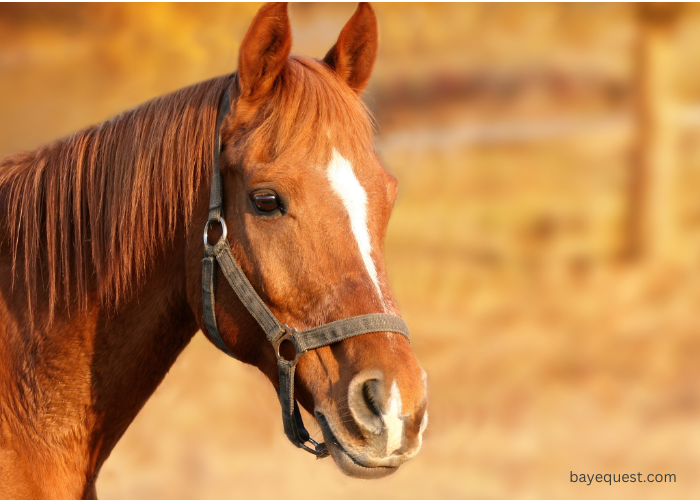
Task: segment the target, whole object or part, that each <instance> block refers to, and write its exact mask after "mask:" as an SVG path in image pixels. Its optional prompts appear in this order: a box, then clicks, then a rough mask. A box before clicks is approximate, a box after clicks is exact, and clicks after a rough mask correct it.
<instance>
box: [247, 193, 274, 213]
mask: <svg viewBox="0 0 700 500" xmlns="http://www.w3.org/2000/svg"><path fill="white" fill-rule="evenodd" d="M252 198H253V203H255V206H256V207H258V210H260V211H261V212H273V211H275V210H277V209H278V208H279V207H280V202H279V199H278V198H277V195H276V194H274V193H255V194H254V195H253V196H252Z"/></svg>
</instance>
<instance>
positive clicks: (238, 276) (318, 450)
mask: <svg viewBox="0 0 700 500" xmlns="http://www.w3.org/2000/svg"><path fill="white" fill-rule="evenodd" d="M230 104H231V103H230V95H229V90H226V93H225V94H224V96H223V97H222V99H221V104H220V106H219V114H218V117H217V121H216V136H215V147H214V162H213V164H212V173H211V192H210V195H209V219H208V220H207V223H206V225H205V226H204V259H203V260H202V303H203V304H202V305H203V307H204V322H205V324H206V327H207V331H208V332H209V338H210V339H211V340H212V342H214V344H215V345H216V346H217V347H218V348H219V349H221V350H222V351H224V352H225V353H226V354H228V355H229V356H231V357H234V356H233V354H232V353H231V351H230V350H229V349H228V347H227V346H226V343H225V342H224V340H223V338H222V337H221V333H220V332H219V328H218V326H217V323H216V313H215V298H214V291H215V289H216V275H217V273H216V269H217V267H219V268H221V272H222V274H223V275H224V277H225V278H226V281H228V283H229V285H230V286H231V288H233V291H234V292H236V295H237V296H238V298H239V299H240V301H241V302H242V303H243V305H244V306H245V307H246V309H247V310H248V311H249V312H250V314H251V315H252V316H253V317H254V318H255V320H256V321H257V322H258V324H260V326H261V327H262V329H263V331H264V332H265V336H266V337H267V339H268V340H269V341H270V343H271V344H272V347H273V348H274V350H275V354H276V356H277V368H278V371H279V391H278V393H277V394H278V396H279V400H280V404H281V405H282V422H283V424H284V433H285V434H286V435H287V437H288V438H289V440H290V441H291V442H292V443H293V444H295V445H296V446H297V447H299V448H303V449H305V450H306V451H308V452H310V453H312V454H314V455H316V456H317V457H318V458H322V457H325V456H328V450H327V448H326V445H325V444H324V443H317V442H316V441H314V440H313V439H311V437H310V436H309V433H308V431H307V430H306V429H305V428H304V423H303V421H302V419H301V413H300V412H299V406H298V405H297V402H296V400H295V399H294V368H295V367H296V364H297V362H298V361H299V359H300V358H301V357H302V356H303V355H304V353H306V352H307V351H309V350H311V349H318V348H319V347H323V346H327V345H330V344H333V343H336V342H339V341H341V340H344V339H347V338H350V337H354V336H356V335H363V334H365V333H372V332H395V333H399V334H401V335H403V336H404V337H406V338H409V334H408V326H407V325H406V323H405V322H404V321H403V320H402V319H401V318H399V317H397V316H394V315H391V314H382V313H377V314H363V315H361V316H354V317H351V318H346V319H341V320H338V321H333V322H331V323H326V324H325V325H321V326H317V327H315V328H310V329H308V330H304V331H301V332H298V331H296V329H294V328H291V327H289V326H287V325H282V324H281V323H280V322H279V321H278V320H277V318H276V317H275V315H274V314H273V313H272V311H270V309H269V308H268V307H267V305H265V303H264V302H263V300H262V299H261V298H260V296H259V295H258V294H257V293H256V292H255V289H254V288H253V286H252V285H251V284H250V281H248V278H246V276H245V274H244V273H243V271H242V270H241V268H240V267H239V266H238V264H237V263H236V260H235V259H234V257H233V254H232V253H231V248H230V246H229V244H228V240H227V239H226V236H227V229H226V222H225V221H224V218H223V217H222V215H221V214H222V210H223V197H222V182H221V170H220V166H219V160H220V155H221V134H220V130H221V122H222V121H223V119H224V117H225V116H226V114H227V113H228V110H229V108H230ZM214 222H218V223H220V224H221V228H222V231H223V233H222V235H221V237H220V238H219V241H217V242H216V244H214V245H210V244H209V240H208V234H207V233H208V231H209V227H210V226H211V224H212V223H214ZM285 341H289V342H291V343H292V345H293V346H294V349H295V350H296V353H295V356H294V359H291V360H288V359H285V358H284V357H283V356H282V355H281V354H280V345H281V344H282V343H283V342H285ZM306 443H311V444H312V445H313V448H311V447H309V446H307V445H306Z"/></svg>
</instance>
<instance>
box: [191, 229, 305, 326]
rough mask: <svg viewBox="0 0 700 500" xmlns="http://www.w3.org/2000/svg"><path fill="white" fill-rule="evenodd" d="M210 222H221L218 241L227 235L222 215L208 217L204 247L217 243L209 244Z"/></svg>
mask: <svg viewBox="0 0 700 500" xmlns="http://www.w3.org/2000/svg"><path fill="white" fill-rule="evenodd" d="M212 222H218V223H219V224H221V230H222V231H223V232H222V233H221V238H219V241H221V240H222V239H224V240H225V239H226V236H228V229H226V221H225V220H224V218H223V217H221V216H219V218H218V219H209V220H208V221H207V223H206V224H204V246H205V247H210V246H214V245H216V243H218V241H217V242H216V243H214V245H210V244H209V227H210V226H211V223H212ZM295 331H296V330H295Z"/></svg>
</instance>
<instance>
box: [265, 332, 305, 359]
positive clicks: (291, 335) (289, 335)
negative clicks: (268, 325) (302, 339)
mask: <svg viewBox="0 0 700 500" xmlns="http://www.w3.org/2000/svg"><path fill="white" fill-rule="evenodd" d="M282 328H283V329H284V334H282V336H281V337H280V338H278V339H277V340H276V341H275V343H274V344H273V345H272V346H273V347H274V348H275V354H276V355H277V361H280V360H284V361H287V362H289V363H292V366H295V365H296V364H297V362H298V361H299V359H301V357H302V356H303V355H304V354H306V351H301V352H299V347H298V346H297V343H296V338H295V337H294V335H296V334H297V333H298V332H297V329H296V328H292V327H291V326H287V325H282ZM285 340H289V341H290V342H291V343H292V345H293V346H294V351H295V354H294V359H292V360H288V359H286V358H285V357H284V356H282V355H281V354H280V347H281V346H282V342H284V341H285Z"/></svg>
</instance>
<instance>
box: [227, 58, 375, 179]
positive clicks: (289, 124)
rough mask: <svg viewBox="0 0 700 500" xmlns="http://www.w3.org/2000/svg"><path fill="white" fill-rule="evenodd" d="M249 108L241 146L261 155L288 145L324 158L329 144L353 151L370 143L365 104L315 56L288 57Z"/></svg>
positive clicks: (271, 155)
mask: <svg viewBox="0 0 700 500" xmlns="http://www.w3.org/2000/svg"><path fill="white" fill-rule="evenodd" d="M252 114H253V116H252V117H248V118H249V119H250V121H252V122H253V125H252V126H250V127H247V128H249V133H248V134H247V136H246V138H245V144H244V146H247V147H248V148H254V149H255V150H257V151H258V152H260V153H261V155H262V156H263V157H264V159H265V160H266V161H273V160H274V159H275V158H277V157H278V156H280V155H282V154H284V153H286V152H289V151H294V152H295V153H296V154H307V155H309V156H315V155H317V154H320V155H322V156H324V157H325V159H326V160H327V159H329V158H330V156H331V154H332V150H333V149H334V148H337V149H342V150H343V151H346V152H348V151H357V152H358V153H360V151H362V152H363V153H364V152H366V150H367V149H373V145H374V140H373V137H374V127H373V119H372V116H371V114H370V112H369V110H368V109H367V107H366V106H365V104H364V103H363V102H362V100H361V99H360V97H359V96H358V95H357V94H356V93H355V92H354V91H352V89H350V88H349V87H348V86H347V84H346V83H345V82H343V81H342V80H341V79H340V78H339V77H338V76H337V75H336V74H335V72H333V71H332V70H331V69H330V68H329V67H328V66H327V65H326V64H325V63H323V62H320V61H317V60H315V59H310V58H307V57H300V56H292V57H290V58H289V59H288V61H287V64H286V65H285V66H284V68H283V69H282V71H281V72H280V75H279V77H278V79H277V81H276V85H275V86H274V88H273V89H272V92H271V94H270V95H269V96H268V97H267V99H266V100H265V101H264V103H262V104H261V105H259V106H256V108H255V111H254V112H253V113H252ZM230 125H232V126H234V127H236V126H239V125H240V124H230ZM244 128H246V127H244ZM309 166H310V164H309Z"/></svg>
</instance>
